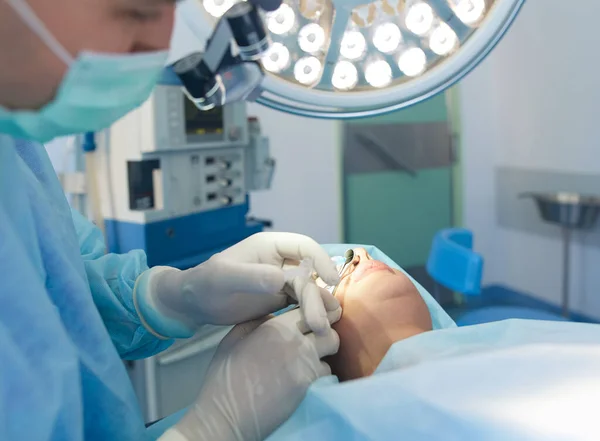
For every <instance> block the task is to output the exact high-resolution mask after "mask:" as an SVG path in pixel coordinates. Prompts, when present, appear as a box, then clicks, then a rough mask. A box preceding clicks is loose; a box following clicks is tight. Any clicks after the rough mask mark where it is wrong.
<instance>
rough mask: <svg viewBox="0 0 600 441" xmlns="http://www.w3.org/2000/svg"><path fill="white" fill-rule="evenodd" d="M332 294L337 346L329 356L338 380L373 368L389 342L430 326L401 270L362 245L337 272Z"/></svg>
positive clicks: (357, 375)
mask: <svg viewBox="0 0 600 441" xmlns="http://www.w3.org/2000/svg"><path fill="white" fill-rule="evenodd" d="M335 296H336V297H337V298H338V300H339V301H340V303H341V305H342V309H343V313H342V318H341V320H340V321H339V322H338V323H336V324H335V325H334V329H335V330H336V331H337V332H338V334H339V335H340V342H341V343H340V351H339V352H338V354H337V355H336V356H334V357H332V358H331V360H329V362H330V364H331V365H332V369H333V371H334V372H335V373H336V374H337V375H338V377H340V379H341V380H347V379H353V378H359V377H362V376H365V375H369V374H370V373H372V372H373V371H374V370H375V368H376V367H377V365H378V364H379V362H380V361H381V359H382V358H383V356H384V355H385V353H386V352H387V351H388V349H389V348H390V346H391V345H392V344H393V343H395V342H396V341H398V340H401V339H403V338H408V337H410V336H412V335H415V334H419V333H421V332H425V331H427V330H430V329H431V326H432V325H431V317H430V314H429V311H428V309H427V306H426V305H425V302H424V301H423V299H422V297H421V295H420V294H419V291H418V290H417V288H416V287H415V286H414V284H413V283H412V282H411V280H410V279H409V278H408V277H407V276H406V275H405V274H404V273H403V272H401V271H398V270H396V269H393V268H390V267H389V266H387V265H386V264H384V263H383V262H380V261H378V260H375V259H373V258H372V257H371V256H370V255H369V254H368V253H367V251H366V250H365V249H364V248H356V249H354V259H353V260H352V262H350V263H349V264H348V265H347V266H346V267H345V269H344V271H343V272H342V274H341V281H340V284H339V285H338V286H337V288H336V290H335Z"/></svg>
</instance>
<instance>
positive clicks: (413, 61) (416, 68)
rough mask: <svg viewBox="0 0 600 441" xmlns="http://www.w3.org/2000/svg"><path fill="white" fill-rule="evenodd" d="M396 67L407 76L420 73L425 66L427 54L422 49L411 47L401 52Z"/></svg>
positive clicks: (414, 75)
mask: <svg viewBox="0 0 600 441" xmlns="http://www.w3.org/2000/svg"><path fill="white" fill-rule="evenodd" d="M398 67H399V68H400V70H401V71H402V73H403V74H404V75H406V76H409V77H416V76H417V75H420V74H422V73H423V72H424V71H425V68H426V67H427V56H426V55H425V52H423V50H422V49H420V48H418V47H413V48H410V49H407V50H406V51H404V52H402V54H401V55H400V57H399V58H398Z"/></svg>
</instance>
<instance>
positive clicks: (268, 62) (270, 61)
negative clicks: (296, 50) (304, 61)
mask: <svg viewBox="0 0 600 441" xmlns="http://www.w3.org/2000/svg"><path fill="white" fill-rule="evenodd" d="M262 65H263V67H264V68H265V69H266V70H268V71H269V72H273V73H279V72H281V71H282V70H285V69H287V67H288V66H289V65H290V51H289V50H288V48H287V47H285V46H284V45H283V44H281V43H273V44H272V45H271V47H270V48H269V50H268V51H267V52H266V53H265V54H264V55H263V57H262Z"/></svg>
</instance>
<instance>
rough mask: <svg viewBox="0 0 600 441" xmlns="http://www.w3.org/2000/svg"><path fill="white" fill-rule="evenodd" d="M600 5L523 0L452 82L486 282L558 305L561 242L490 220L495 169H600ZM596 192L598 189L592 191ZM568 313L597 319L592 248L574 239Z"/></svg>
mask: <svg viewBox="0 0 600 441" xmlns="http://www.w3.org/2000/svg"><path fill="white" fill-rule="evenodd" d="M599 16H600V2H595V1H578V2H565V1H563V0H530V1H528V2H526V5H525V6H524V7H523V10H522V12H521V14H520V16H519V17H518V18H517V21H516V23H515V24H514V26H513V27H512V29H511V30H510V32H509V34H508V35H507V36H506V38H505V39H504V40H503V41H502V42H501V43H500V45H499V46H498V47H497V48H496V49H495V51H494V52H493V53H492V54H491V55H490V56H489V57H488V59H487V60H486V61H485V62H484V63H483V64H482V65H481V66H479V67H478V68H477V70H476V71H475V72H473V73H472V74H471V75H470V76H469V77H467V78H466V79H465V80H464V81H463V83H462V84H461V87H460V92H461V111H462V124H463V127H462V134H463V151H464V154H463V159H464V162H463V164H464V187H465V188H464V198H465V203H464V207H465V208H464V209H465V213H464V214H465V224H466V226H467V227H469V228H471V229H473V230H474V234H475V241H476V247H477V248H478V250H479V251H481V252H482V253H483V254H484V257H485V264H486V267H485V282H486V283H504V284H507V285H510V286H512V287H513V288H516V289H519V290H523V291H526V292H530V293H532V294H534V295H537V296H539V297H541V298H543V299H546V300H549V301H552V302H554V303H556V304H558V303H559V302H560V289H561V262H562V260H561V249H562V248H561V242H560V240H559V236H558V235H557V237H556V238H555V239H549V238H546V237H542V236H537V235H533V234H527V233H522V232H517V231H514V230H507V229H503V228H500V227H498V225H497V221H496V219H497V216H496V212H495V210H496V206H495V199H494V198H495V188H494V185H495V183H494V168H495V167H497V166H513V167H514V166H521V167H526V168H530V169H538V170H542V169H543V170H562V171H568V172H572V173H594V174H600V115H599V112H598V109H599V107H600V74H599V68H600V50H599V43H600V39H599V38H598V35H597V31H596V29H597V24H598V21H597V18H598V17H599ZM598 192H599V193H600V188H599V189H598ZM572 259H573V262H572V275H573V279H575V280H573V281H572V284H571V292H572V304H573V306H574V309H575V310H578V311H581V312H586V313H588V314H592V315H595V316H596V317H600V292H599V291H600V289H599V287H600V271H598V269H599V268H600V250H599V249H598V248H594V247H586V246H581V247H580V246H575V247H574V249H573V257H572Z"/></svg>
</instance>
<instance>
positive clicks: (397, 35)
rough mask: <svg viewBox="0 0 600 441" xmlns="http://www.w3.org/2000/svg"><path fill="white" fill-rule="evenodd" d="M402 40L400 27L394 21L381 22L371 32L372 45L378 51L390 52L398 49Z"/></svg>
mask: <svg viewBox="0 0 600 441" xmlns="http://www.w3.org/2000/svg"><path fill="white" fill-rule="evenodd" d="M401 42H402V33H401V32H400V28H399V27H398V26H396V25H395V24H394V23H389V22H388V23H383V24H380V25H379V26H377V27H376V28H375V31H374V32H373V45H374V46H375V47H376V48H377V50H378V51H380V52H383V53H384V54H390V53H392V52H394V51H396V50H397V49H398V47H399V46H400V43H401Z"/></svg>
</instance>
